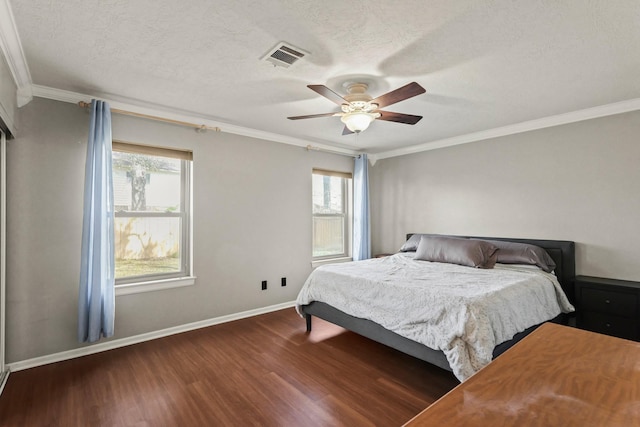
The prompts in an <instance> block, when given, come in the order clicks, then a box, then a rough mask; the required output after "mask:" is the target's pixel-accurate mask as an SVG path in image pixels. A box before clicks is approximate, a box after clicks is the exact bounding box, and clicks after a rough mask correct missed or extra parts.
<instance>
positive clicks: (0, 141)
mask: <svg viewBox="0 0 640 427" xmlns="http://www.w3.org/2000/svg"><path fill="white" fill-rule="evenodd" d="M6 178H7V138H6V136H5V134H4V133H3V132H2V130H0V393H2V389H3V388H4V385H5V383H6V381H7V377H8V375H9V373H8V372H7V370H6V366H5V364H4V335H5V301H6V298H5V297H6V292H5V277H6V274H5V273H6V262H5V261H6V247H7V238H6V235H7V233H6V231H7V226H6V223H7V222H6V213H7V179H6Z"/></svg>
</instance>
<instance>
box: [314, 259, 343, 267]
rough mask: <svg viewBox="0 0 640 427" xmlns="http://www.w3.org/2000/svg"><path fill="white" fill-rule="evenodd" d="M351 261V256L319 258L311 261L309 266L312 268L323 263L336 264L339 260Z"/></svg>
mask: <svg viewBox="0 0 640 427" xmlns="http://www.w3.org/2000/svg"><path fill="white" fill-rule="evenodd" d="M350 261H353V258H351V257H342V258H330V259H320V260H317V261H311V267H312V268H316V267H320V266H321V265H325V264H338V263H341V262H350Z"/></svg>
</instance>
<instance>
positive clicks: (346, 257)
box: [311, 169, 353, 267]
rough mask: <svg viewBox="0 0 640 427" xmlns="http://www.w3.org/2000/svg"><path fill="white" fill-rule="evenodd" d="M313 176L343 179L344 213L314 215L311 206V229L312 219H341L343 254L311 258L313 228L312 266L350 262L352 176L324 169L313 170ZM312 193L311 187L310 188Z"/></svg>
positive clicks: (347, 173)
mask: <svg viewBox="0 0 640 427" xmlns="http://www.w3.org/2000/svg"><path fill="white" fill-rule="evenodd" d="M313 175H322V176H333V177H339V178H342V179H343V182H342V185H343V188H342V198H343V200H342V206H343V209H344V211H343V212H342V213H341V214H316V213H314V212H313V204H312V207H311V223H312V227H313V218H315V217H341V218H342V226H343V239H344V241H343V247H344V252H343V253H341V254H334V255H325V256H313V247H314V242H313V228H312V230H311V232H312V235H311V239H312V241H311V253H312V258H311V259H312V262H311V264H312V266H313V267H316V266H319V265H322V264H328V263H335V262H346V261H352V260H353V258H352V256H351V227H352V225H351V223H352V211H353V174H351V173H349V172H338V171H332V170H325V169H313V170H312V176H313ZM312 192H313V186H312Z"/></svg>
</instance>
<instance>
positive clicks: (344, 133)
mask: <svg viewBox="0 0 640 427" xmlns="http://www.w3.org/2000/svg"><path fill="white" fill-rule="evenodd" d="M352 133H354V132H352V131H350V130H349V128H348V127H346V126H345V127H344V129H342V135H350V134H352Z"/></svg>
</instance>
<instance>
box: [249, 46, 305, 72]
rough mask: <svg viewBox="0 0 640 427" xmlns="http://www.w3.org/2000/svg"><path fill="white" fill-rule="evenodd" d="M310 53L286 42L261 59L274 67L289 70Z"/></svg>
mask: <svg viewBox="0 0 640 427" xmlns="http://www.w3.org/2000/svg"><path fill="white" fill-rule="evenodd" d="M306 55H309V53H307V52H305V51H304V50H302V49H299V48H297V47H295V46H292V45H290V44H288V43H285V42H280V43H278V44H277V45H275V47H274V48H273V49H271V50H270V51H269V52H268V53H267V54H266V55H265V56H263V57H262V58H261V60H263V61H267V62H270V63H271V64H273V65H274V66H278V67H285V68H289V67H290V66H292V65H293V64H295V63H296V62H298V61H299V60H300V59H302V58H304V57H305V56H306Z"/></svg>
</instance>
